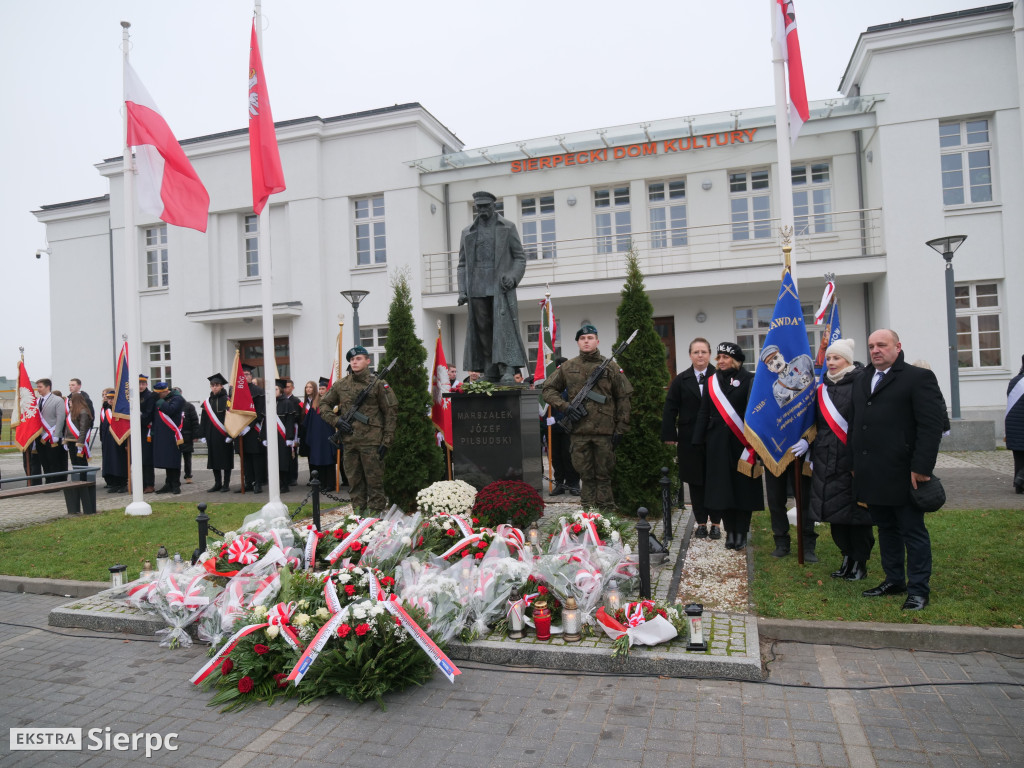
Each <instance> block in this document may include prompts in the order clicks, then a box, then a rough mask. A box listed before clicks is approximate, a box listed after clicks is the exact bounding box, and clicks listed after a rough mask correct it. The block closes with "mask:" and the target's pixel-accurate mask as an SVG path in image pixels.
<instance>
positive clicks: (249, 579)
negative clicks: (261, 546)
mask: <svg viewBox="0 0 1024 768" xmlns="http://www.w3.org/2000/svg"><path fill="white" fill-rule="evenodd" d="M283 557H284V553H283V552H281V550H280V549H279V548H278V547H277V545H276V544H275V545H274V546H272V547H271V548H270V549H268V550H267V552H266V554H264V556H263V557H261V558H260V559H259V560H257V561H256V562H254V563H250V564H249V565H246V566H243V567H242V568H241V569H240V570H239V571H238V573H237V574H235V575H234V576H232V577H231V578H230V579H229V580H228V583H227V586H226V587H224V589H223V591H221V592H220V594H218V595H217V598H216V599H215V600H213V601H212V602H211V604H210V606H209V607H208V608H207V609H206V610H205V611H203V615H202V618H201V619H200V621H199V626H198V628H197V634H198V636H199V639H200V640H205V641H206V642H209V643H211V644H213V645H217V644H219V643H220V642H221V641H222V640H223V638H224V637H225V636H226V635H228V634H231V633H232V632H233V631H234V629H235V626H236V624H237V623H238V622H239V621H240V620H241V619H242V618H244V617H245V615H246V614H247V613H248V612H249V611H250V610H252V609H253V608H255V607H256V606H259V605H268V604H269V603H271V601H273V600H274V599H275V598H276V597H277V594H278V592H279V591H280V588H281V574H280V573H279V567H280V566H281V564H282V560H283ZM287 571H288V569H287V568H283V569H281V572H287Z"/></svg>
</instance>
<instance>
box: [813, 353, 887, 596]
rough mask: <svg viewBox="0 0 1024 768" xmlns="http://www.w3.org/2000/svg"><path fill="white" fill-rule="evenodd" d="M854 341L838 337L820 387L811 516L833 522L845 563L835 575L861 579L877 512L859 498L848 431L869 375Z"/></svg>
mask: <svg viewBox="0 0 1024 768" xmlns="http://www.w3.org/2000/svg"><path fill="white" fill-rule="evenodd" d="M853 350H854V341H853V339H837V340H836V341H834V342H832V344H830V345H829V346H828V347H827V348H826V350H825V366H826V368H827V370H826V372H825V379H824V381H823V382H822V383H821V384H820V385H818V404H817V436H816V437H815V438H814V442H813V443H811V453H810V459H811V465H812V466H813V472H812V474H811V494H810V495H811V514H812V517H813V518H814V519H817V520H821V521H822V522H824V523H828V524H829V528H830V530H831V531H832V540H833V541H834V542H835V543H836V546H837V547H839V551H840V552H841V553H842V555H843V563H842V565H840V566H839V569H838V570H835V571H833V572H832V573H830V574H829V575H830V576H831V577H832V578H833V579H846V580H847V581H860V580H861V579H863V578H865V577H866V576H867V574H868V568H867V563H868V558H869V557H871V550H872V548H873V547H874V546H875V536H874V533H873V532H872V530H871V515H870V513H869V512H868V510H867V509H865V508H864V507H861V506H858V504H857V501H856V499H854V497H853V473H852V470H853V455H852V454H851V453H850V447H849V439H848V433H849V430H850V426H849V425H850V420H851V419H852V418H853V388H854V386H856V383H857V382H858V381H859V380H860V377H861V375H862V374H863V373H864V369H863V368H858V367H857V366H855V365H854V364H853Z"/></svg>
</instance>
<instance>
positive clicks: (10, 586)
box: [0, 575, 110, 597]
mask: <svg viewBox="0 0 1024 768" xmlns="http://www.w3.org/2000/svg"><path fill="white" fill-rule="evenodd" d="M105 589H110V584H109V583H108V582H105V581H72V580H71V579H35V578H31V577H29V576H4V575H0V592H25V593H27V594H30V595H62V596H64V597H91V596H92V595H95V594H97V593H99V592H102V591H103V590H105Z"/></svg>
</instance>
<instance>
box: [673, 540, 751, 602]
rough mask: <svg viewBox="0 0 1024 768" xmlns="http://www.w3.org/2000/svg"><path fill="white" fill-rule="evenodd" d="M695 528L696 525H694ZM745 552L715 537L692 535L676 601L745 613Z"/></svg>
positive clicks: (747, 590)
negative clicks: (734, 548)
mask: <svg viewBox="0 0 1024 768" xmlns="http://www.w3.org/2000/svg"><path fill="white" fill-rule="evenodd" d="M694 530H696V527H694ZM749 598H750V592H749V589H748V586H747V553H746V551H739V552H737V551H736V550H733V549H726V548H725V533H724V531H723V534H722V538H721V539H718V540H717V541H715V540H712V539H698V538H696V537H693V536H691V538H690V542H689V546H688V547H687V549H686V559H685V560H684V562H683V569H682V573H681V575H680V578H679V593H678V596H677V597H676V602H677V603H701V604H703V605H704V609H705V610H707V611H727V612H732V613H747V612H748V611H749V610H750V608H749V602H750V600H749Z"/></svg>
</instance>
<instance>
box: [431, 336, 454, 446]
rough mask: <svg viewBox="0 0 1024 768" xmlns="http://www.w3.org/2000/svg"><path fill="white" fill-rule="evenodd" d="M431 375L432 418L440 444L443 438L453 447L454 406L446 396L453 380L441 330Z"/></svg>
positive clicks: (435, 348)
mask: <svg viewBox="0 0 1024 768" xmlns="http://www.w3.org/2000/svg"><path fill="white" fill-rule="evenodd" d="M433 371H434V372H433V375H432V376H431V377H430V396H431V400H432V402H431V404H430V420H431V421H432V422H434V426H435V427H436V428H437V437H438V444H440V441H441V439H442V438H443V439H444V441H445V443H447V444H448V447H449V448H451V447H452V443H453V437H452V408H451V400H449V399H448V398H446V397H444V394H445V393H446V392H450V391H451V382H450V381H449V380H448V361H447V360H446V359H445V356H444V347H443V346H442V345H441V331H440V330H438V332H437V346H436V347H434V368H433Z"/></svg>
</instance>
